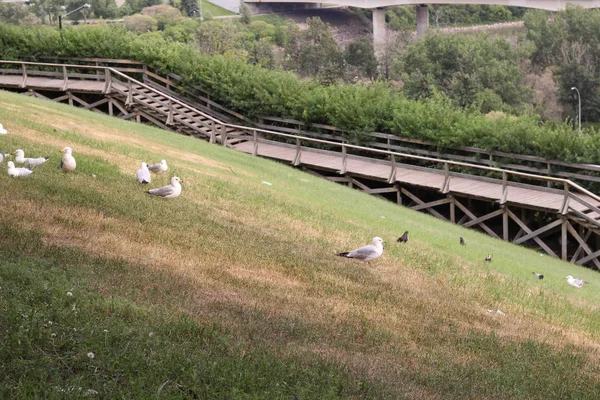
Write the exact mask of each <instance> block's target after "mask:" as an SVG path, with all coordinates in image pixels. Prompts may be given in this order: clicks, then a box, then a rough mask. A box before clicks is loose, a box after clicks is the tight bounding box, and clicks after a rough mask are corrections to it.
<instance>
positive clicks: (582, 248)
mask: <svg viewBox="0 0 600 400" xmlns="http://www.w3.org/2000/svg"><path fill="white" fill-rule="evenodd" d="M579 227H580V228H581V227H582V226H581V225H579ZM591 234H592V231H591V230H588V231H587V232H585V234H583V232H581V231H580V232H579V234H578V236H575V235H573V237H574V238H575V239H576V240H577V237H579V238H581V236H583V239H582V240H583V244H586V246H587V241H588V239H589V238H590V236H591ZM578 242H579V241H578ZM583 244H582V242H579V247H578V248H577V250H576V251H575V254H573V257H571V262H575V261H576V260H577V258H579V255H580V254H581V252H582V251H584V247H583ZM591 252H592V251H591V250H590V252H589V253H588V254H591Z"/></svg>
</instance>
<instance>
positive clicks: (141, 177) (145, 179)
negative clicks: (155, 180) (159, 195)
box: [135, 162, 152, 184]
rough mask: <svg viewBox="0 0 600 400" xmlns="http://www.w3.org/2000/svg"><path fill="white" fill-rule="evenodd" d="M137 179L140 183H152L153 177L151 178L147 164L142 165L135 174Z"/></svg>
mask: <svg viewBox="0 0 600 400" xmlns="http://www.w3.org/2000/svg"><path fill="white" fill-rule="evenodd" d="M135 178H136V179H137V181H138V182H139V183H142V184H146V183H150V182H151V181H152V177H151V176H150V171H148V164H146V163H145V162H143V163H142V165H140V169H138V171H137V173H136V174H135Z"/></svg>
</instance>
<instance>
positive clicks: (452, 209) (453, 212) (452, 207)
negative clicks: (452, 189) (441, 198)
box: [448, 196, 456, 224]
mask: <svg viewBox="0 0 600 400" xmlns="http://www.w3.org/2000/svg"><path fill="white" fill-rule="evenodd" d="M448 197H449V198H450V199H452V202H450V222H452V223H453V224H455V223H456V204H454V196H448Z"/></svg>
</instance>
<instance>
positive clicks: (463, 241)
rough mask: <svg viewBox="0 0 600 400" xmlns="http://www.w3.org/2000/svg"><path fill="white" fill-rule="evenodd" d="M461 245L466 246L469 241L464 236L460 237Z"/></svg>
mask: <svg viewBox="0 0 600 400" xmlns="http://www.w3.org/2000/svg"><path fill="white" fill-rule="evenodd" d="M460 245H461V246H466V245H467V242H465V239H463V238H462V236H461V237H460Z"/></svg>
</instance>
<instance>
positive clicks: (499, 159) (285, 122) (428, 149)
mask: <svg viewBox="0 0 600 400" xmlns="http://www.w3.org/2000/svg"><path fill="white" fill-rule="evenodd" d="M38 58H40V59H44V60H56V61H67V62H69V63H76V64H79V63H83V64H86V65H89V64H92V63H93V64H94V65H96V66H107V67H112V68H114V69H116V70H118V71H120V72H123V73H126V74H134V77H138V78H141V80H142V81H143V82H144V83H146V84H147V85H149V86H152V87H153V88H155V89H159V90H160V91H162V92H165V93H167V94H169V95H171V96H172V97H174V98H176V99H178V100H180V101H182V102H184V103H188V104H190V105H191V106H193V107H194V108H196V109H198V110H201V111H203V112H205V113H209V114H211V115H213V116H215V117H217V118H219V119H220V120H221V121H225V122H230V123H236V122H237V123H240V122H243V123H244V124H248V125H252V126H256V127H258V128H262V129H267V130H270V131H277V132H284V133H291V134H295V135H299V136H308V137H313V138H317V139H323V140H329V141H332V142H344V143H348V142H352V141H350V140H349V139H347V137H348V132H347V131H344V130H342V129H339V128H336V127H335V126H331V125H325V124H318V123H307V122H304V121H298V120H294V119H285V118H279V117H272V116H261V117H259V120H258V121H253V120H251V119H249V118H247V117H246V116H244V115H242V114H240V113H237V112H235V111H233V110H230V109H228V108H226V107H223V106H222V105H220V104H218V103H216V102H215V101H213V100H212V99H211V98H210V94H209V93H208V92H206V91H205V90H204V89H202V88H201V87H199V86H197V85H193V84H190V83H186V82H185V81H184V80H183V79H182V78H181V77H180V76H178V75H176V74H173V73H168V74H167V75H166V76H161V75H159V74H157V73H155V72H153V71H152V70H150V69H149V68H148V67H147V66H146V64H144V63H141V62H139V61H134V60H122V59H104V58H73V57H38ZM361 137H362V139H361V144H362V145H363V146H364V147H372V148H375V149H380V150H389V151H399V152H403V153H408V154H416V155H421V156H427V157H432V158H441V159H448V160H454V161H463V162H469V163H473V164H481V165H485V166H488V167H502V168H504V169H509V170H516V171H521V172H528V173H534V174H539V175H546V176H555V177H561V178H567V179H576V180H578V181H581V182H589V183H591V184H598V183H600V165H593V164H575V163H567V162H563V161H558V160H547V159H544V158H542V157H537V156H533V155H527V154H516V153H506V152H500V151H488V150H485V149H481V148H477V147H448V148H445V150H446V151H440V150H439V146H438V145H436V144H434V143H428V142H424V141H421V140H418V139H412V138H404V137H400V136H396V135H392V134H388V133H381V132H364V133H361ZM354 143H355V144H356V142H354ZM548 185H551V183H548Z"/></svg>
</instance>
